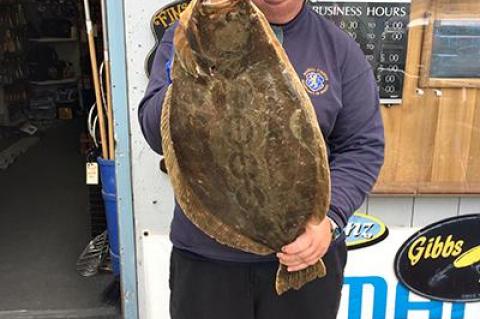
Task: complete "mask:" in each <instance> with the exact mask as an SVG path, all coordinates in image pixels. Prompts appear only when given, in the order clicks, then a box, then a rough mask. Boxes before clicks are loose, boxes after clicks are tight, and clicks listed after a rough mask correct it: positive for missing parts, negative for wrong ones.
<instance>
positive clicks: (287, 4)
mask: <svg viewBox="0 0 480 319" xmlns="http://www.w3.org/2000/svg"><path fill="white" fill-rule="evenodd" d="M193 2H194V3H195V4H196V6H195V8H193V9H192V11H194V10H196V8H200V9H199V10H201V6H205V7H208V8H209V9H208V10H210V11H208V12H215V11H214V10H215V8H216V6H218V8H223V9H222V10H223V11H221V10H220V9H218V10H219V11H218V13H216V15H217V16H218V15H220V12H221V14H224V15H225V21H227V22H226V23H231V25H233V24H234V23H235V21H238V15H239V14H241V12H243V11H241V10H240V11H235V12H233V11H232V12H230V13H225V12H224V11H225V8H229V6H230V7H232V8H233V7H234V6H239V7H241V6H242V5H243V4H240V3H242V1H239V0H195V1H193ZM245 2H249V1H245ZM252 2H253V3H254V4H255V5H256V6H257V7H258V9H260V11H261V12H262V13H263V14H264V15H265V18H266V19H267V20H268V22H269V23H270V25H271V28H272V29H273V30H274V32H275V36H276V39H277V40H278V41H279V43H280V44H281V46H282V47H283V50H285V53H286V55H287V56H288V60H289V61H290V63H291V64H292V66H293V69H291V70H292V72H293V73H296V75H298V79H295V81H297V82H298V83H302V85H303V87H301V89H302V92H301V94H300V93H298V92H297V94H300V95H299V96H300V98H299V99H300V100H301V96H303V95H304V94H305V93H304V92H303V91H305V92H306V93H307V94H308V99H309V102H311V105H312V106H313V110H314V111H315V113H314V114H315V117H316V122H318V126H319V128H320V130H321V135H322V137H323V140H324V141H325V143H324V144H325V145H326V151H327V153H326V154H328V167H329V173H330V180H329V181H328V186H329V187H330V198H329V206H328V209H327V211H325V212H322V213H321V214H320V216H323V215H325V214H326V217H327V218H320V219H319V218H314V217H312V218H310V219H309V220H308V221H306V222H305V224H304V227H303V226H302V232H301V233H299V235H298V236H296V238H295V239H294V240H292V241H291V242H287V243H285V244H284V245H283V246H281V247H278V249H276V247H277V246H275V245H273V246H269V243H267V242H263V243H262V244H258V240H260V239H258V240H257V242H254V241H252V243H253V244H252V245H253V246H252V245H250V246H251V247H253V248H252V249H237V247H250V246H249V245H248V244H249V243H250V239H249V238H247V239H245V241H244V242H242V240H243V239H242V238H243V237H242V234H243V235H245V231H243V230H241V231H239V232H238V233H235V232H231V233H229V234H231V236H232V238H233V237H234V236H237V235H238V236H237V237H238V238H239V239H238V240H235V241H234V242H235V243H241V244H242V245H240V244H239V245H237V246H236V245H234V244H232V242H233V241H232V242H230V241H229V239H228V238H223V239H222V238H220V237H221V236H220V235H219V237H218V238H217V237H216V236H214V235H212V233H211V229H209V225H200V224H201V222H200V224H199V222H198V221H194V222H192V220H191V219H192V218H189V216H191V215H190V212H185V211H184V210H185V209H182V208H184V207H187V206H186V205H187V204H188V203H187V202H189V200H188V199H187V200H184V199H183V200H182V199H181V198H180V197H181V196H180V195H179V192H177V191H176V192H175V195H176V198H177V199H178V202H180V204H179V203H178V202H176V207H175V211H174V218H173V221H172V224H171V233H170V238H171V241H172V243H173V246H174V248H173V251H172V256H171V268H170V269H171V273H170V289H171V301H170V302H171V307H170V313H171V316H172V318H174V319H176V318H178V319H187V318H208V319H216V318H219V319H220V318H222V319H223V318H233V319H235V318H238V319H264V318H265V319H267V318H280V319H281V318H286V319H287V318H292V319H293V318H302V319H309V318H312V319H313V318H318V319H333V318H336V314H337V311H338V306H339V302H340V295H341V289H342V283H343V271H344V267H345V263H346V257H347V256H346V255H347V251H346V245H345V237H344V235H343V234H342V232H341V230H342V229H343V228H344V227H345V226H346V224H347V220H348V218H349V217H350V216H351V215H352V214H353V212H354V211H355V210H356V209H357V208H358V207H359V206H360V205H361V204H362V202H363V201H364V199H365V197H366V194H367V193H368V192H369V191H370V190H371V188H372V186H373V184H374V183H375V181H376V179H377V176H378V173H379V170H380V168H381V165H382V163H383V153H384V137H383V124H382V119H381V115H380V110H379V98H378V89H377V86H376V83H375V80H374V77H373V74H372V70H371V67H370V65H369V64H368V62H367V61H366V59H365V57H364V55H363V53H362V51H361V50H360V48H359V47H358V45H357V44H356V43H355V42H354V41H353V40H352V39H350V38H349V37H348V36H347V35H346V34H345V33H343V31H341V30H340V29H338V28H337V27H336V26H335V25H333V24H332V23H331V22H329V21H327V20H326V19H324V18H323V17H321V16H319V15H317V14H316V13H315V12H313V11H312V10H311V9H310V8H309V7H308V6H306V5H305V2H304V0H252ZM237 9H238V8H237ZM187 10H188V9H187ZM238 12H240V13H238ZM190 14H191V15H192V17H193V18H192V19H194V18H195V14H196V13H195V12H193V13H190ZM217 16H214V15H213V14H212V17H215V18H217ZM252 17H253V18H252V19H254V18H255V17H256V16H255V15H252ZM242 21H243V20H242ZM245 21H249V20H245ZM207 27H208V26H206V27H205V28H207ZM236 27H237V26H236ZM178 28H182V26H180V27H179V26H178V24H175V25H174V26H173V27H172V28H170V29H169V30H167V32H166V33H165V35H164V37H163V39H162V42H161V43H160V46H159V49H158V50H157V53H156V57H155V62H154V64H153V68H152V73H151V77H150V82H149V85H148V88H147V92H146V94H145V97H144V99H143V100H142V102H141V103H140V106H139V120H140V124H141V127H142V131H143V133H144V135H145V138H146V140H147V142H148V143H149V145H150V146H151V147H152V149H153V150H154V151H156V152H158V153H162V151H163V152H165V151H166V150H165V147H164V149H163V150H162V137H163V138H164V141H163V142H164V143H165V136H162V137H161V136H160V131H161V130H160V126H161V125H165V124H164V123H163V120H162V123H161V117H162V106H164V103H165V101H167V102H169V101H170V100H169V99H173V98H172V94H175V93H171V91H169V87H171V85H170V83H171V80H170V79H173V82H174V84H175V85H176V87H175V86H174V89H173V92H177V94H179V91H178V90H179V88H181V87H182V85H183V83H179V82H175V79H176V76H179V75H178V74H180V73H178V72H179V71H176V72H177V73H175V71H174V72H173V73H174V74H173V76H172V74H171V72H170V68H171V65H172V60H173V53H174V52H175V50H177V55H178V56H180V55H181V54H182V52H186V53H184V56H191V57H190V59H187V60H181V59H178V60H179V61H177V62H175V61H174V63H177V64H176V68H177V69H175V67H174V70H183V71H185V72H184V74H185V75H186V76H190V75H191V76H193V78H195V79H196V80H195V81H197V82H199V83H203V82H205V81H207V80H205V79H208V77H217V78H218V77H219V76H220V75H221V76H222V77H224V78H226V79H229V80H230V81H239V82H238V83H240V82H241V81H240V80H239V79H240V78H241V76H243V75H242V74H243V73H248V72H249V71H248V69H249V66H248V65H244V64H242V63H241V62H238V63H237V64H232V66H229V68H227V69H225V70H222V67H223V66H222V65H221V64H220V65H217V64H214V63H213V64H210V63H211V61H213V59H214V58H212V57H211V56H210V57H209V56H208V54H207V53H205V56H204V57H199V56H198V54H197V55H196V53H197V52H198V51H195V50H197V49H198V48H197V46H198V45H201V43H200V44H198V43H197V44H196V42H195V41H196V40H195V38H193V37H188V36H186V39H188V41H187V40H185V42H179V39H178V38H177V39H175V36H174V35H175V34H180V33H178V32H177V33H175V30H176V29H178ZM239 28H240V29H241V27H239ZM226 29H228V28H226ZM240 29H239V32H238V34H237V35H236V36H237V37H238V39H237V38H235V35H234V38H233V39H231V38H229V37H228V36H226V37H225V40H224V42H223V43H229V44H230V46H231V47H234V46H236V45H238V46H239V47H240V46H241V45H242V43H243V42H242V41H244V39H243V38H242V36H243V33H242V32H243V31H245V30H243V31H242V30H240ZM180 31H181V30H180ZM196 31H198V30H196ZM186 32H187V33H185V34H187V35H190V34H188V31H186ZM198 32H201V30H200V31H198ZM222 32H223V31H222V30H219V29H218V27H217V28H216V29H215V28H213V27H212V30H211V33H212V34H214V35H215V36H216V37H217V38H215V39H214V40H212V41H216V40H218V38H219V37H223V36H225V35H224V33H222ZM269 32H270V31H269ZM178 36H180V35H178ZM259 38H261V37H259ZM197 40H198V39H197ZM245 41H246V40H245ZM248 41H250V40H248ZM183 43H187V44H185V46H187V49H188V50H187V51H186V50H184V49H185V48H184V47H183ZM174 44H176V47H175V45H174ZM179 45H182V47H178V46H179ZM188 46H191V48H190V47H188ZM212 46H215V45H214V44H213V43H212ZM218 46H219V45H218ZM223 50H224V52H227V51H228V50H229V49H228V48H223ZM232 50H233V49H232ZM207 51H208V48H206V49H205V51H204V52H207ZM179 52H180V53H179ZM191 52H193V53H191ZM208 52H210V51H208ZM232 52H233V51H232ZM276 52H277V54H279V53H278V51H276ZM254 53H255V52H252V61H254V60H255V57H254ZM257 53H258V52H257ZM282 54H283V53H282ZM279 55H281V54H279ZM274 56H275V55H274ZM232 59H234V58H232ZM180 60H181V61H180ZM260 60H261V58H260ZM260 60H259V61H260ZM185 61H187V62H185ZM191 61H194V62H195V63H193V62H192V63H191V64H190V62H191ZM216 61H217V60H216ZM259 67H260V66H259ZM237 69H238V70H240V71H238V73H235V72H236V70H237ZM222 72H223V73H222ZM242 72H243V73H242ZM267 73H268V70H267V71H266V72H265V78H268V76H270V75H269V74H267ZM219 74H220V75H219ZM239 74H240V75H239ZM272 74H274V73H272ZM237 76H238V77H237ZM242 79H243V78H242ZM281 80H283V79H281ZM242 81H243V80H242ZM275 81H277V80H275ZM278 81H280V80H278ZM295 81H293V82H295ZM287 82H288V81H287ZM297 82H295V83H297ZM202 85H203V84H202ZM259 86H261V85H260V83H259ZM292 87H294V88H295V86H294V85H293V86H292ZM297 87H298V86H297ZM175 89H176V90H177V91H175ZM190 89H191V88H190V86H189V85H187V84H185V90H186V92H189V91H188V90H190ZM192 90H193V91H192V94H193V95H195V94H197V93H196V92H197V91H195V90H194V89H192ZM198 92H200V91H198ZM277 93H278V95H279V96H282V94H283V93H282V92H280V91H278V92H277ZM198 94H200V93H198ZM206 94H207V93H206ZM208 94H210V93H208ZM208 94H207V95H208ZM212 94H213V93H212ZM226 94H227V93H226ZM266 94H267V93H266ZM268 94H270V95H269V96H272V95H273V96H276V95H277V94H276V93H272V92H270V93H268ZM292 94H293V93H292ZM302 94H303V95H302ZM246 95H247V96H248V94H246ZM283 95H285V94H283ZM294 95H295V94H294ZM209 96H210V95H209ZM216 96H218V94H217V95H216ZM252 96H253V97H252V98H254V99H255V98H256V96H257V95H255V94H252ZM285 96H286V98H288V96H289V95H288V94H287V95H285ZM174 97H175V96H174ZM188 98H190V96H188V97H186V99H188ZM202 98H204V100H205V101H210V100H208V98H205V97H203V96H202ZM210 99H211V97H210ZM265 99H266V100H268V99H267V98H265ZM204 100H202V101H204ZM213 100H215V99H213ZM217 100H218V98H217ZM172 103H173V102H172ZM228 103H229V101H228V100H226V101H224V102H221V103H220V104H222V105H223V104H225V105H227V104H228ZM171 105H172V107H173V105H174V104H171ZM192 107H193V106H192ZM195 107H198V105H195ZM207 107H208V106H207V104H206V106H205V107H204V108H205V110H206V108H207ZM269 107H271V108H272V110H273V109H274V108H275V107H276V105H270V106H269ZM170 112H173V111H172V110H170ZM267 113H268V112H267ZM307 113H308V112H307ZM167 115H168V114H167ZM163 116H164V118H165V116H166V115H165V114H164V115H163ZM306 118H308V114H307V115H306ZM207 120H208V119H207ZM192 121H193V122H195V121H198V119H192V120H191V122H192ZM202 121H204V120H203V119H202ZM202 121H200V122H199V123H203V122H202ZM292 121H293V120H292V118H290V122H288V123H290V128H292V127H294V126H295V125H296V122H295V121H294V122H292ZM307 122H308V121H307ZM292 123H293V124H292ZM302 123H303V122H302ZM305 123H306V122H305ZM170 124H171V125H174V124H175V123H173V122H172V123H170ZM187 124H188V123H187ZM294 124H295V125H294ZM316 124H317V123H316ZM221 125H223V124H222V123H218V126H221ZM170 130H173V129H172V128H170ZM292 130H293V129H292ZM293 131H295V130H293ZM162 132H166V131H164V128H163V127H162ZM302 132H304V131H302ZM173 133H174V132H173ZM294 133H295V132H294ZM225 134H227V132H226V133H225ZM163 135H164V134H163ZM294 135H295V134H294ZM307 135H308V134H307ZM238 136H240V138H243V137H242V136H241V135H238ZM295 136H296V135H295ZM168 138H170V136H168ZM301 138H304V137H301ZM169 143H171V141H169ZM192 143H194V142H192ZM198 143H199V144H198V145H200V146H201V145H203V144H205V143H207V142H205V143H204V141H202V140H199V142H198ZM171 144H172V145H174V144H175V143H171ZM177 144H178V143H177ZM165 145H167V146H168V145H170V144H164V146H165ZM177 150H178V151H179V152H178V153H179V154H177V155H178V157H179V159H181V158H180V155H181V154H180V149H177ZM172 152H173V151H172ZM212 152H213V151H212ZM192 156H196V154H192ZM259 156H260V155H259ZM170 157H171V158H173V155H171V154H170ZM167 161H168V160H167ZM300 161H301V162H303V160H302V159H300ZM170 162H171V163H173V164H171V165H170V167H169V173H174V175H176V172H173V169H174V168H175V167H176V166H175V165H177V164H178V163H177V162H176V159H175V158H174V159H172V160H170ZM174 164H175V165H174ZM167 166H168V165H167ZM177 166H178V165H177ZM170 169H172V170H170ZM188 171H189V172H191V171H192V170H190V169H189V170H188ZM233 175H235V172H233ZM172 178H173V179H176V177H175V176H173V177H172ZM252 180H254V177H253V176H252ZM201 182H202V181H200V180H199V183H200V184H201ZM244 182H245V181H244ZM291 183H292V184H294V181H293V180H292V181H291ZM182 185H183V184H182ZM249 185H250V184H249ZM200 186H202V185H200ZM207 186H208V185H205V186H202V187H203V188H202V189H205V187H207ZM249 187H250V188H251V187H252V185H250V186H249ZM292 187H293V186H292ZM254 190H255V192H257V189H254ZM257 193H260V195H259V194H256V195H255V196H256V197H255V198H256V199H262V198H263V195H262V194H261V193H262V190H261V189H260V190H258V192H257ZM237 199H238V198H237ZM262 200H263V199H262ZM207 202H208V201H205V203H207ZM247 202H248V201H247ZM248 203H249V202H248ZM248 203H247V204H248ZM186 213H187V214H186ZM187 215H188V216H187ZM205 216H206V215H205ZM247 217H248V216H247ZM208 218H210V216H208ZM212 218H213V217H212ZM249 218H250V217H249ZM212 220H215V219H212ZM246 222H248V220H247V221H246ZM227 224H228V223H227ZM230 226H232V227H234V225H233V224H231V225H226V226H225V227H226V228H228V227H230ZM212 227H213V226H212ZM213 228H215V229H217V228H218V227H217V226H215V227H213ZM205 229H208V231H205ZM228 229H230V228H228ZM239 229H240V228H239ZM272 231H273V228H272ZM212 237H214V238H212ZM227 237H228V236H227ZM237 237H235V238H237ZM246 237H248V236H246ZM260 241H261V240H260ZM257 244H258V247H260V248H258V249H257V248H255V247H256V246H255V245H257ZM263 244H264V245H263ZM262 245H263V246H262ZM264 246H265V247H268V248H272V249H274V247H275V249H274V250H273V251H272V253H268V254H267V253H262V254H260V253H258V254H257V253H255V252H259V251H263V250H262V249H261V248H262V247H264ZM233 247H235V248H233ZM265 251H268V250H265ZM321 259H322V260H323V263H322V265H323V264H324V267H323V268H322V270H323V273H322V272H321V271H319V270H318V269H317V271H318V274H317V273H315V276H314V278H316V279H313V278H309V279H306V280H303V279H302V280H303V282H302V287H301V288H299V287H300V286H298V287H297V286H295V285H293V286H292V287H293V288H295V289H290V290H288V289H289V288H292V287H288V288H287V289H285V291H286V292H285V291H284V290H279V284H278V278H277V283H276V284H277V286H276V287H277V289H275V275H276V274H277V276H279V275H278V274H279V273H277V268H278V266H279V264H280V265H282V267H284V269H286V270H287V271H288V273H291V274H304V273H305V271H307V270H308V269H312V268H311V267H313V266H314V265H319V260H321ZM325 268H326V275H325V273H324V270H325ZM278 271H279V272H280V270H278ZM317 277H318V278H317ZM312 279H313V280H312ZM302 280H300V281H302ZM298 288H299V289H298ZM287 290H288V291H287ZM279 293H281V294H280V295H279Z"/></svg>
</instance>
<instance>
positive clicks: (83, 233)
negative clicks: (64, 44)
mask: <svg viewBox="0 0 480 319" xmlns="http://www.w3.org/2000/svg"><path fill="white" fill-rule="evenodd" d="M80 131H81V123H80V122H79V121H76V122H70V123H64V124H62V125H60V126H58V127H55V128H53V129H51V130H49V131H47V132H46V133H45V134H44V136H42V138H41V141H40V142H39V143H37V144H36V145H35V146H33V147H32V148H31V149H29V150H28V152H27V153H26V154H23V155H22V156H20V157H19V158H18V159H17V160H16V162H15V163H13V164H12V165H11V166H10V167H9V168H8V169H7V170H5V171H0V318H67V317H68V318H105V317H106V316H111V315H112V313H114V312H113V310H114V309H113V307H111V306H108V305H105V304H103V303H102V300H101V295H102V292H103V290H104V289H105V287H106V286H107V285H108V284H109V283H110V282H111V280H112V277H111V275H108V274H104V275H97V276H94V277H91V278H84V277H81V276H80V275H78V274H77V272H76V270H75V262H76V260H77V258H78V256H79V255H80V253H81V252H82V250H83V248H84V247H85V246H86V245H87V243H88V242H89V240H90V226H89V223H90V216H89V212H88V193H87V186H86V185H85V182H84V180H85V177H84V176H85V172H84V171H85V166H84V159H83V156H82V155H81V154H80V152H79V134H80ZM72 309H73V310H72ZM77 312H78V313H83V314H81V315H80V317H79V316H76V315H74V314H75V313H77ZM28 313H31V314H32V315H31V316H30V317H28V316H26V314H27V315H28ZM42 313H43V315H42ZM35 314H37V315H35ZM67 314H68V315H67ZM88 314H92V316H89V315H88ZM93 314H95V315H93ZM112 318H113V317H112Z"/></svg>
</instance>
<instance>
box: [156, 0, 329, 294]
mask: <svg viewBox="0 0 480 319" xmlns="http://www.w3.org/2000/svg"><path fill="white" fill-rule="evenodd" d="M174 41H175V58H174V64H173V69H172V79H173V84H172V85H171V86H170V87H169V89H168V91H167V95H166V98H165V101H164V106H163V113H162V136H163V149H164V151H165V158H166V164H167V168H168V171H169V174H170V176H171V180H172V184H173V188H174V192H175V195H176V198H177V200H178V202H179V204H180V206H181V207H182V209H183V211H184V212H185V214H186V216H187V217H188V218H189V219H190V220H191V221H192V222H193V223H194V224H195V225H197V226H198V227H199V228H200V229H202V230H203V231H204V232H205V233H207V234H208V235H209V236H211V237H213V238H215V239H216V240H217V241H219V242H220V243H222V244H225V245H228V246H231V247H233V248H237V249H242V250H244V251H248V252H252V253H256V254H269V253H272V252H277V251H280V249H281V247H282V246H284V245H285V244H288V243H290V242H292V241H294V240H295V238H297V237H298V235H300V234H301V233H302V232H303V231H304V229H305V224H306V223H307V221H308V220H310V219H312V218H315V219H316V220H317V221H320V220H322V219H323V218H324V217H325V215H326V212H327V210H328V207H329V198H330V177H329V168H328V159H327V154H326V147H325V142H324V141H323V138H322V135H321V132H320V128H319V126H318V122H317V118H316V116H315V112H314V109H313V106H312V105H311V102H310V100H309V97H308V95H307V94H306V92H305V91H304V89H303V86H302V84H301V83H300V80H299V79H298V77H297V75H296V73H295V71H294V70H293V67H292V66H291V65H290V62H289V61H288V58H287V56H286V54H285V52H284V51H283V49H282V48H281V46H280V44H279V43H278V41H277V40H276V38H275V35H274V34H273V32H272V30H271V29H270V27H269V25H268V22H267V21H266V19H265V17H264V16H263V14H262V13H261V12H260V11H259V10H258V9H257V8H256V7H255V6H254V5H253V4H252V3H251V2H250V1H244V0H224V1H217V2H216V3H212V2H208V3H207V2H205V1H202V0H194V1H192V3H191V4H190V6H189V8H188V9H187V10H186V11H185V12H184V13H183V14H182V17H181V19H180V24H179V26H178V28H177V30H176V32H175V40H174ZM325 271H326V270H325V268H324V265H323V262H322V261H319V263H317V264H316V265H314V266H311V267H309V268H307V269H306V270H303V271H298V272H294V273H287V272H286V269H285V267H283V266H282V267H279V272H278V274H277V287H276V288H277V292H278V293H283V292H284V291H286V290H288V289H290V288H296V289H298V288H300V287H301V286H302V285H303V284H305V283H306V282H308V281H310V280H313V279H315V278H317V277H321V276H323V275H324V274H325Z"/></svg>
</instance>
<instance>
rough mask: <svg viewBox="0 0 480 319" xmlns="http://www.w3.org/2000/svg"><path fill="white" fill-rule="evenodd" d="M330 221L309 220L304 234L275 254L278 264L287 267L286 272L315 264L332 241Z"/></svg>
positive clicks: (325, 219) (327, 219) (326, 219)
mask: <svg viewBox="0 0 480 319" xmlns="http://www.w3.org/2000/svg"><path fill="white" fill-rule="evenodd" d="M331 227H332V225H331V222H330V219H329V218H327V217H325V218H324V219H323V220H322V221H321V222H320V223H319V222H318V221H315V220H310V221H309V222H308V223H307V225H306V227H305V232H304V233H303V234H301V235H300V236H298V238H297V239H296V240H295V241H294V242H292V243H290V244H288V245H286V246H283V247H282V251H281V252H279V253H277V257H278V259H279V260H280V263H281V264H283V265H285V266H287V269H288V271H299V270H302V269H305V268H307V267H309V266H312V265H314V264H316V263H317V262H318V261H319V259H320V258H322V257H323V256H324V255H325V254H326V253H327V250H328V247H329V246H330V243H331V241H332V232H331Z"/></svg>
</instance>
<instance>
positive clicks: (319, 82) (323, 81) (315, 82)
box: [302, 68, 329, 95]
mask: <svg viewBox="0 0 480 319" xmlns="http://www.w3.org/2000/svg"><path fill="white" fill-rule="evenodd" d="M302 83H303V85H304V86H305V89H306V90H307V92H308V93H310V94H313V95H321V94H324V93H325V92H327V91H328V87H329V84H328V75H327V73H325V72H324V71H322V70H320V69H314V68H309V69H307V70H306V71H305V72H304V73H303V79H302Z"/></svg>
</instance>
